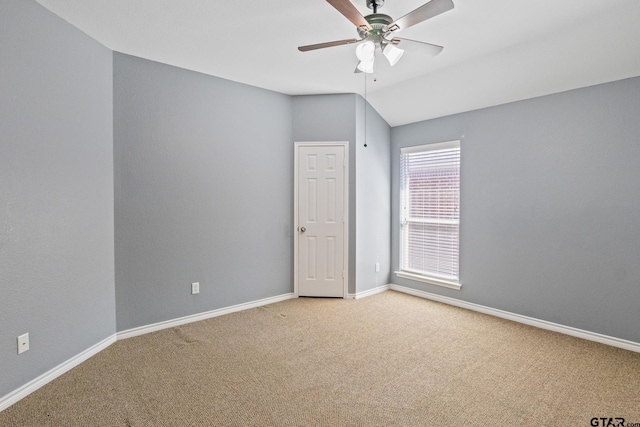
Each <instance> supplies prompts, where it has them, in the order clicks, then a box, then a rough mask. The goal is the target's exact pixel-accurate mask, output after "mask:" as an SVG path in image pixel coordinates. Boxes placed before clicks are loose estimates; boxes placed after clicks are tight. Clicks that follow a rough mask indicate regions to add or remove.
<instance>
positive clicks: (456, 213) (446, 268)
mask: <svg viewBox="0 0 640 427" xmlns="http://www.w3.org/2000/svg"><path fill="white" fill-rule="evenodd" d="M400 174H401V221H402V223H401V233H400V234H401V246H400V247H401V251H400V258H401V259H400V269H401V270H402V271H404V272H407V273H413V274H417V275H424V276H431V277H434V278H436V279H444V280H445V281H450V282H455V283H457V282H458V258H459V257H458V248H459V245H458V241H459V224H460V221H459V219H460V141H451V142H444V143H439V144H429V145H423V146H419V147H407V148H403V149H402V150H401V168H400Z"/></svg>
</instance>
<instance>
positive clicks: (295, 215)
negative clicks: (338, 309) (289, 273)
mask: <svg viewBox="0 0 640 427" xmlns="http://www.w3.org/2000/svg"><path fill="white" fill-rule="evenodd" d="M326 146H337V147H344V164H345V166H344V203H343V206H344V212H343V218H344V227H343V230H344V231H343V233H344V251H343V254H344V260H343V262H344V264H343V265H344V277H343V279H342V282H343V292H342V298H345V299H346V298H348V296H349V142H348V141H318V142H316V141H312V142H295V143H294V147H295V148H294V155H293V171H294V172H293V175H294V177H293V235H294V238H293V294H294V296H295V297H296V298H298V239H299V237H300V233H299V232H298V227H299V224H298V166H299V165H298V156H299V152H300V147H326Z"/></svg>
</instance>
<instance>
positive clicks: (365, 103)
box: [362, 73, 367, 148]
mask: <svg viewBox="0 0 640 427" xmlns="http://www.w3.org/2000/svg"><path fill="white" fill-rule="evenodd" d="M362 74H363V75H364V147H365V148H367V73H362Z"/></svg>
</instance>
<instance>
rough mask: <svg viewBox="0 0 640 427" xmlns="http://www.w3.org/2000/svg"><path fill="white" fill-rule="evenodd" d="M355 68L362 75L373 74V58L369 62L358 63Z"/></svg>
mask: <svg viewBox="0 0 640 427" xmlns="http://www.w3.org/2000/svg"><path fill="white" fill-rule="evenodd" d="M356 68H357V69H358V70H360V71H362V72H363V73H373V58H371V61H360V62H358V65H357V66H356Z"/></svg>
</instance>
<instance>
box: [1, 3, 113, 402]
mask: <svg viewBox="0 0 640 427" xmlns="http://www.w3.org/2000/svg"><path fill="white" fill-rule="evenodd" d="M112 117H113V116H112V54H111V51H109V50H108V49H106V48H104V47H103V46H102V45H100V44H98V43H96V42H95V41H94V40H92V39H90V38H89V37H87V36H86V35H84V34H83V33H81V32H80V31H79V30H77V29H76V28H74V27H72V26H70V25H69V24H67V23H66V22H64V21H62V20H61V19H59V18H58V17H56V16H54V15H53V14H51V13H50V12H48V11H47V10H45V9H44V8H42V7H41V6H40V5H38V4H37V3H35V2H32V1H24V0H0V183H2V184H1V185H0V397H1V396H4V395H6V394H7V393H9V392H11V391H13V390H15V389H17V388H18V387H20V386H22V385H23V384H25V383H27V382H29V381H31V380H32V379H34V378H36V377H38V376H39V375H41V374H43V373H44V372H46V371H48V370H50V369H52V368H54V367H56V366H57V365H59V364H60V363H62V362H64V361H66V360H68V359H69V358H71V357H73V356H75V355H76V354H78V353H80V352H82V351H83V350H85V349H87V348H89V347H91V346H92V345H94V344H96V343H98V342H100V341H101V340H103V339H105V338H107V337H109V336H112V335H113V334H114V333H115V299H114V271H113V266H114V255H113V154H112V136H113V135H112V132H113V121H112ZM25 332H28V333H29V335H30V341H31V343H30V344H31V349H30V350H29V351H27V352H26V353H23V354H22V355H18V354H17V350H16V349H17V345H16V337H17V336H18V335H21V334H23V333H25Z"/></svg>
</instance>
